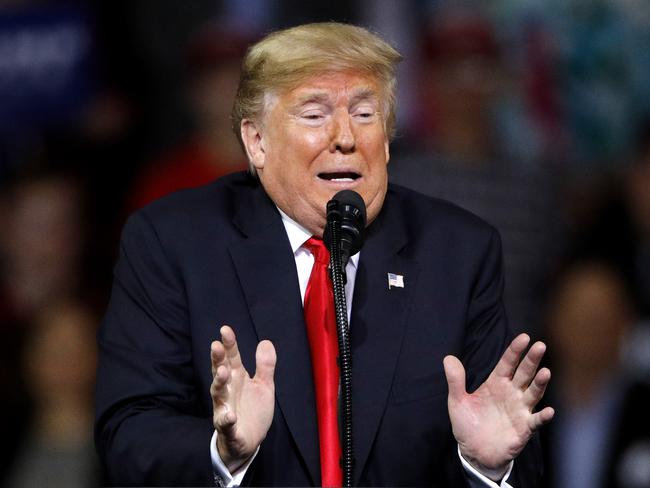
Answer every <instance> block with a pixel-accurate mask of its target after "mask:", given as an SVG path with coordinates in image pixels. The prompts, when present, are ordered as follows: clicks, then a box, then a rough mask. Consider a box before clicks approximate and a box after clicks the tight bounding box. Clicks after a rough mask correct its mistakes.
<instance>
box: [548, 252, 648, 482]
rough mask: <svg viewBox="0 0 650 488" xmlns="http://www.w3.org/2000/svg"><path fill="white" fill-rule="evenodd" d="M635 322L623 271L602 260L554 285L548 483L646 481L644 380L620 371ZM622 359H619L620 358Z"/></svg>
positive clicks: (580, 266) (568, 271) (573, 267)
mask: <svg viewBox="0 0 650 488" xmlns="http://www.w3.org/2000/svg"><path fill="white" fill-rule="evenodd" d="M637 319H638V314H637V310H636V308H635V304H634V300H633V294H632V293H631V291H630V286H629V284H628V282H627V281H626V279H625V277H624V274H622V273H621V272H619V271H618V269H617V267H616V266H614V265H612V264H610V263H608V262H607V261H604V260H599V259H591V258H588V259H585V260H577V261H575V262H573V263H572V264H570V265H568V266H567V267H566V268H565V269H564V271H563V272H562V273H561V274H560V275H559V279H558V280H557V283H556V285H555V287H554V288H553V290H552V294H551V298H550V302H549V313H548V324H547V326H548V334H549V351H550V353H551V358H552V360H553V362H554V364H553V371H554V373H553V377H554V380H553V384H552V386H551V388H552V391H551V392H550V394H551V398H550V399H549V402H551V403H552V404H553V405H554V406H556V412H557V414H556V418H555V419H554V422H553V425H550V426H549V429H548V431H547V443H546V448H547V452H548V459H547V462H546V463H545V466H546V470H547V472H548V476H547V480H548V486H549V487H553V488H564V487H571V488H599V487H603V488H605V487H614V488H616V487H625V488H642V487H649V486H650V421H648V415H647V413H648V411H649V409H650V385H648V384H640V383H635V382H633V381H632V380H631V377H630V376H627V375H625V374H624V368H623V366H627V365H626V364H625V362H627V361H628V358H627V357H622V356H621V351H622V349H623V346H624V343H625V340H626V338H627V337H628V336H629V334H630V332H631V331H632V330H633V329H634V328H635V324H636V322H637ZM622 360H624V361H625V362H624V361H622Z"/></svg>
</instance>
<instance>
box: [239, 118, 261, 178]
mask: <svg viewBox="0 0 650 488" xmlns="http://www.w3.org/2000/svg"><path fill="white" fill-rule="evenodd" d="M240 130H241V138H242V141H243V142H244V147H245V148H246V155H247V156H248V160H249V161H250V162H251V163H252V164H253V166H254V167H255V169H257V170H260V169H262V168H264V163H265V161H266V153H265V152H264V143H263V141H262V132H261V131H260V128H259V127H258V125H257V124H256V123H255V122H253V121H252V120H250V119H244V120H242V121H241V127H240Z"/></svg>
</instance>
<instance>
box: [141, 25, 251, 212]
mask: <svg viewBox="0 0 650 488" xmlns="http://www.w3.org/2000/svg"><path fill="white" fill-rule="evenodd" d="M249 41H250V37H249V36H247V35H243V34H240V33H237V32H234V31H229V30H228V29H224V28H223V27H220V26H218V25H213V24H210V25H207V26H205V27H203V28H202V29H200V30H199V31H198V32H197V33H196V34H195V36H194V37H193V38H192V39H191V40H190V42H189V46H188V53H187V66H188V67H187V69H188V81H187V96H188V98H189V100H188V102H189V105H190V108H191V111H192V115H193V116H194V122H195V128H194V132H193V134H192V136H191V137H190V138H189V139H188V140H187V141H185V142H184V143H183V144H181V145H180V146H178V147H174V148H172V149H171V150H170V151H169V152H168V153H167V154H166V155H164V156H163V157H162V158H160V159H159V160H156V161H154V162H153V163H151V164H150V165H148V166H147V167H146V168H145V169H144V171H143V172H142V174H141V175H140V176H139V177H138V178H137V179H136V183H135V186H134V188H133V189H132V195H131V198H130V202H129V206H130V208H129V209H130V210H133V209H135V208H139V207H142V206H144V205H146V204H147V203H149V202H150V201H152V200H155V199H157V198H160V197H162V196H164V195H166V194H168V193H171V192H172V191H175V190H180V189H183V188H190V187H195V186H200V185H203V184H206V183H209V182H210V181H212V180H214V179H215V178H218V177H219V176H223V175H224V174H227V173H231V172H233V171H237V170H242V169H246V168H247V163H246V160H245V158H244V153H243V151H242V149H241V147H240V146H239V143H238V141H237V139H236V138H235V136H234V135H233V133H232V129H231V123H230V111H231V109H232V103H233V100H234V98H235V91H236V90H237V83H238V81H239V69H240V62H241V58H242V56H243V54H244V52H245V49H246V47H247V46H248V44H249Z"/></svg>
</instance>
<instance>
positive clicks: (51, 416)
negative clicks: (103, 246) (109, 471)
mask: <svg viewBox="0 0 650 488" xmlns="http://www.w3.org/2000/svg"><path fill="white" fill-rule="evenodd" d="M32 325H33V326H32V327H31V328H29V330H28V332H29V333H28V334H26V340H25V343H24V347H23V349H22V351H23V353H22V361H21V365H22V375H21V376H22V378H23V381H24V384H25V388H26V390H27V394H28V396H29V398H30V401H31V404H32V405H31V406H32V408H31V416H30V421H29V423H28V427H27V429H25V431H24V432H23V433H22V434H21V436H20V437H19V439H18V450H17V454H16V456H15V460H14V463H13V466H12V469H11V470H10V472H9V476H8V478H7V480H6V484H5V485H6V486H7V487H12V488H23V487H24V488H27V487H30V488H31V487H36V486H48V487H62V488H63V487H65V488H75V487H79V488H82V487H84V488H85V487H92V486H97V485H98V484H99V476H98V469H97V463H96V461H95V452H94V448H93V442H92V423H93V404H92V390H93V387H94V381H95V361H96V346H95V334H96V327H97V317H96V316H95V315H94V314H93V313H92V312H90V311H89V310H88V309H87V308H85V307H84V306H83V305H82V304H81V303H79V302H77V301H74V300H72V301H65V302H60V303H56V304H50V305H48V306H47V307H46V308H44V309H42V310H41V311H39V312H38V313H37V315H36V317H35V319H34V321H33V323H32Z"/></svg>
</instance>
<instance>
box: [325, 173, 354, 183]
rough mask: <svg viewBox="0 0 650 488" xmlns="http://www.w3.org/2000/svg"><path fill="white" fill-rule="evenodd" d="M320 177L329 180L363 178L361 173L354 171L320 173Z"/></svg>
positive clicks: (347, 180) (346, 180)
mask: <svg viewBox="0 0 650 488" xmlns="http://www.w3.org/2000/svg"><path fill="white" fill-rule="evenodd" d="M318 177H319V178H320V179H322V180H328V181H345V182H349V181H354V180H356V179H358V178H361V175H360V174H359V173H354V172H347V171H345V172H338V173H318Z"/></svg>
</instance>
